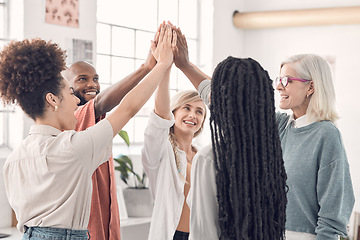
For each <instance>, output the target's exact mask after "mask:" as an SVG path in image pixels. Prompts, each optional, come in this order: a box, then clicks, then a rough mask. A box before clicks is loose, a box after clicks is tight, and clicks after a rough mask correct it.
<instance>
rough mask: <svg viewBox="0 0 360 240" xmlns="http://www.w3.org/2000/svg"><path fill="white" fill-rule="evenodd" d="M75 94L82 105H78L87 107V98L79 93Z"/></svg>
mask: <svg viewBox="0 0 360 240" xmlns="http://www.w3.org/2000/svg"><path fill="white" fill-rule="evenodd" d="M74 94H75V96H76V97H78V98H79V99H80V103H79V104H78V106H82V105H85V104H86V103H87V101H86V100H85V98H84V97H83V96H82V95H81V94H80V93H79V92H74Z"/></svg>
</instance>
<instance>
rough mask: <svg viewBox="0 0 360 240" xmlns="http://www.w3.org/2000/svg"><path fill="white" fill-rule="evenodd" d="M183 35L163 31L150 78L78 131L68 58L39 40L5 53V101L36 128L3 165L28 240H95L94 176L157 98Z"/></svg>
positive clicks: (0, 78)
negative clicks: (66, 74)
mask: <svg viewBox="0 0 360 240" xmlns="http://www.w3.org/2000/svg"><path fill="white" fill-rule="evenodd" d="M174 43H176V34H173V33H172V31H171V28H170V27H165V26H164V27H163V28H162V29H161V32H160V36H159V40H158V41H157V47H156V48H155V43H154V42H153V43H152V49H153V54H154V56H156V59H158V62H157V64H156V66H155V67H154V68H153V70H152V71H151V72H150V73H149V74H148V76H147V77H146V78H145V79H144V80H143V81H142V82H141V83H140V84H138V85H137V86H136V87H135V88H134V89H133V90H132V91H130V92H129V93H128V94H127V95H126V96H125V98H124V99H123V100H122V102H121V103H120V104H119V106H118V107H117V108H116V109H115V110H114V111H113V113H112V114H110V115H109V116H108V117H107V118H106V119H104V120H102V121H100V122H99V123H98V124H96V125H95V126H93V127H90V128H88V129H87V130H85V131H81V132H76V131H74V129H75V125H76V118H75V116H74V111H75V110H76V109H77V104H78V103H79V99H78V98H77V97H76V96H75V95H74V90H73V89H72V88H71V87H70V83H69V81H67V80H66V79H64V78H63V77H62V76H61V71H62V70H64V69H65V61H64V60H65V53H64V51H62V50H61V49H60V48H59V46H58V45H57V44H54V43H51V42H46V41H44V40H40V39H34V40H24V41H19V42H12V43H10V44H9V45H8V46H6V47H4V49H3V51H2V52H1V53H0V96H1V98H2V100H3V101H4V103H6V104H11V103H16V104H18V105H20V107H21V108H22V109H23V111H24V112H25V113H26V114H27V115H28V116H30V117H31V118H32V119H33V120H34V121H35V125H33V126H32V127H31V129H30V133H29V136H28V137H27V138H26V139H24V140H23V141H22V142H21V144H20V145H19V146H18V147H17V148H16V149H15V150H14V151H13V152H12V153H11V154H10V156H9V157H8V159H7V160H6V162H5V165H4V169H3V171H4V179H5V189H6V194H7V197H8V200H9V203H10V205H11V207H12V208H13V209H14V212H15V214H16V218H17V221H18V225H17V228H18V229H19V230H20V231H21V232H24V237H23V239H33V240H37V239H55V238H56V239H77V240H82V239H88V238H89V237H90V236H89V234H88V231H87V226H88V221H89V215H90V203H91V191H92V186H91V176H92V173H93V172H94V171H95V170H96V168H97V167H98V166H99V165H100V164H102V163H103V162H105V161H107V160H108V159H109V157H110V155H111V145H112V138H113V137H114V136H115V135H116V134H117V133H118V132H119V131H120V130H121V129H122V128H123V127H124V125H125V124H126V123H127V122H128V121H129V120H130V118H131V117H132V116H134V115H135V114H136V113H137V112H138V111H139V110H140V108H141V107H142V106H143V105H144V104H145V103H146V101H147V100H148V99H149V98H150V96H151V95H152V93H153V92H154V91H155V89H156V87H157V85H158V84H159V82H160V81H162V80H163V79H164V78H166V77H167V75H166V74H165V73H166V72H167V71H169V68H171V65H172V63H173V53H172V47H173V46H172V44H174Z"/></svg>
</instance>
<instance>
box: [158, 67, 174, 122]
mask: <svg viewBox="0 0 360 240" xmlns="http://www.w3.org/2000/svg"><path fill="white" fill-rule="evenodd" d="M169 82H170V69H169V70H168V71H167V72H166V73H165V75H164V79H162V80H161V82H160V84H159V87H158V89H157V91H156V95H155V113H156V114H157V115H159V116H160V117H161V118H163V119H168V120H169V119H171V112H170V93H169V85H170V83H169Z"/></svg>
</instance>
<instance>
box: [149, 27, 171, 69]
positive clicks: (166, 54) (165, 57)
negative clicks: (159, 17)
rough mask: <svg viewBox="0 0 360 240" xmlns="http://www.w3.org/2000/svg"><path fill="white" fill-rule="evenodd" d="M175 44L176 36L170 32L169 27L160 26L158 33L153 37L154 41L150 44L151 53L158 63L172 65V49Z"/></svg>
mask: <svg viewBox="0 0 360 240" xmlns="http://www.w3.org/2000/svg"><path fill="white" fill-rule="evenodd" d="M157 39H158V40H157ZM176 43H177V34H176V32H175V31H172V29H171V26H170V25H165V24H162V25H161V26H160V32H159V31H158V33H157V34H156V36H155V41H152V43H151V51H152V54H153V56H154V58H155V59H156V61H157V62H158V63H160V62H162V63H165V64H169V66H170V65H171V64H172V63H173V58H174V55H173V52H172V48H174V46H175V45H176Z"/></svg>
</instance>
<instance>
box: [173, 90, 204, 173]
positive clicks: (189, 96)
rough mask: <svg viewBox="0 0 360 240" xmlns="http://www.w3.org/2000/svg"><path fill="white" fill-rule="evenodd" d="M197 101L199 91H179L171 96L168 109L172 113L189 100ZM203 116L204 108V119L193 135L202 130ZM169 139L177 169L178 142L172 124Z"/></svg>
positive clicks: (178, 164) (199, 99) (178, 163)
mask: <svg viewBox="0 0 360 240" xmlns="http://www.w3.org/2000/svg"><path fill="white" fill-rule="evenodd" d="M197 101H202V100H201V98H200V96H199V93H198V92H197V91H194V90H186V91H181V92H178V93H177V94H176V95H175V96H174V97H172V99H171V101H170V110H171V112H172V113H174V112H175V111H176V110H178V109H179V108H180V107H181V106H183V105H184V104H187V103H190V102H197ZM205 118H206V108H204V120H203V122H202V123H201V127H200V129H199V130H198V131H197V132H195V133H194V137H197V136H198V135H199V134H200V133H201V131H202V130H203V127H204V122H205ZM169 140H170V143H171V146H172V149H173V151H174V156H175V163H176V167H177V169H178V170H179V169H180V158H179V155H178V150H177V148H178V142H177V140H176V136H175V134H174V126H172V127H171V128H170V131H169ZM181 176H182V175H181ZM182 177H183V176H182ZM183 178H184V177H183ZM184 180H185V179H184Z"/></svg>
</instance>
